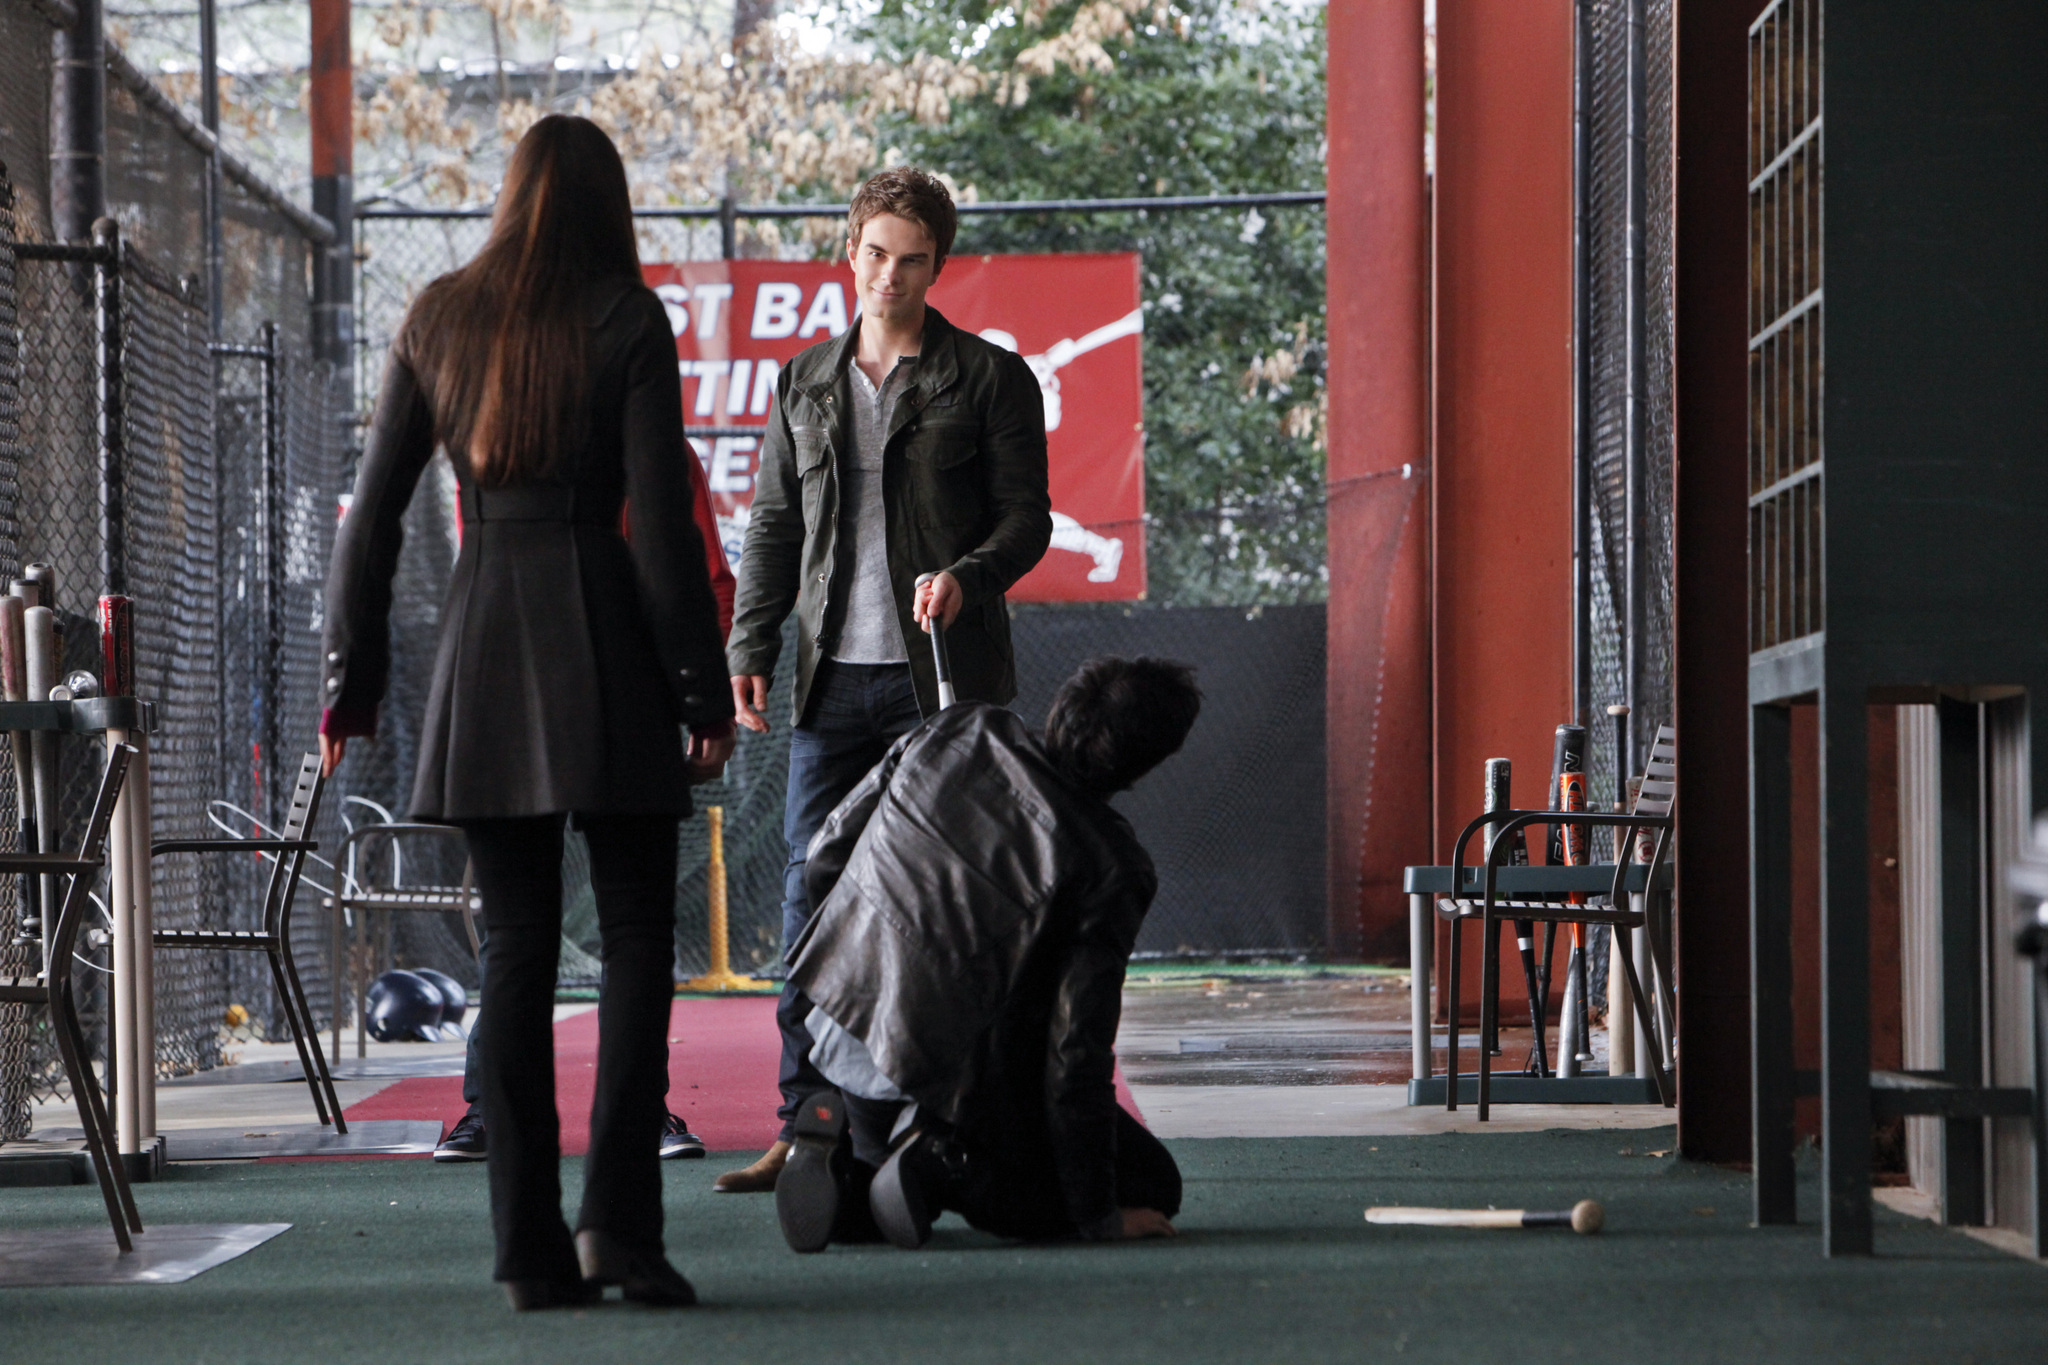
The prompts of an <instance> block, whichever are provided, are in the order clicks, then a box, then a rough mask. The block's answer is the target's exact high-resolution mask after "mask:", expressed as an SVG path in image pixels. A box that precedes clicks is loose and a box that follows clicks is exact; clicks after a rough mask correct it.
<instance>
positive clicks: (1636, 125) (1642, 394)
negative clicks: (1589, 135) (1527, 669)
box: [1621, 0, 1650, 772]
mask: <svg viewBox="0 0 2048 1365" xmlns="http://www.w3.org/2000/svg"><path fill="white" fill-rule="evenodd" d="M1643 4H1644V0H1628V30H1627V36H1628V55H1627V75H1628V81H1627V84H1628V134H1627V153H1628V154H1627V157H1626V158H1625V160H1626V164H1627V167H1628V171H1627V185H1628V194H1627V201H1628V235H1627V239H1626V244H1625V246H1624V248H1623V262H1624V267H1625V269H1626V271H1627V280H1626V284H1625V287H1624V289H1623V297H1624V305H1623V307H1624V310H1625V312H1624V316H1625V319H1626V325H1625V332H1626V336H1627V347H1626V354H1627V360H1626V363H1627V367H1628V374H1627V382H1626V391H1627V400H1626V409H1625V417H1624V421H1623V440H1624V441H1626V442H1627V448H1626V450H1627V453H1626V456H1625V458H1624V460H1623V469H1624V471H1625V478H1626V484H1627V497H1626V502H1625V503H1624V506H1623V517H1624V518H1625V524H1624V527H1623V530H1622V544H1623V546H1624V560H1623V562H1624V564H1625V566H1626V569H1625V580H1624V581H1625V583H1626V585H1627V611H1628V623H1627V627H1626V635H1625V638H1624V641H1623V650H1624V657H1625V659H1626V660H1627V669H1626V684H1625V685H1626V687H1627V689H1628V690H1627V693H1626V696H1625V700H1626V701H1627V702H1628V706H1629V714H1628V721H1627V725H1626V727H1625V730H1624V733H1625V736H1626V743H1627V748H1628V752H1627V753H1625V754H1623V755H1621V759H1622V763H1621V767H1622V770H1623V771H1624V772H1626V771H1629V770H1632V769H1633V768H1634V767H1635V757H1636V749H1637V747H1638V744H1637V739H1638V736H1640V735H1641V734H1642V733H1643V715H1642V695H1643V684H1644V678H1643V674H1644V671H1645V668H1646V665H1647V663H1648V659H1647V655H1648V653H1649V650H1648V644H1649V641H1648V640H1647V639H1645V638H1644V637H1645V634H1646V632H1647V630H1648V622H1647V620H1646V617H1647V614H1648V608H1649V592H1648V590H1647V588H1646V586H1645V584H1644V581H1643V579H1644V575H1645V572H1646V570H1647V568H1648V561H1649V557H1648V555H1647V554H1646V553H1645V552H1644V549H1643V543H1642V541H1643V528H1644V525H1645V523H1646V522H1647V520H1648V518H1647V517H1646V516H1645V513H1644V507H1643V503H1644V498H1645V494H1646V491H1647V486H1648V483H1649V478H1648V475H1649V470H1648V468H1647V467H1646V464H1647V461H1648V459H1649V411H1650V408H1649V395H1648V393H1647V392H1646V374H1647V366H1646V363H1645V360H1644V334H1645V330H1646V328H1647V326H1648V316H1647V314H1646V312H1645V304H1646V303H1647V302H1648V295H1647V290H1646V285H1645V271H1646V269H1647V266H1648V260H1647V249H1648V217H1649V177H1648V169H1647V162H1646V151H1645V142H1646V136H1647V125H1648V122H1649V118H1648V112H1649V97H1648V92H1647V85H1648V82H1647V80H1646V74H1647V73H1646V66H1647V62H1648V53H1647V48H1646V34H1645V30H1646V27H1647V26H1646V25H1645V24H1644V22H1643Z"/></svg>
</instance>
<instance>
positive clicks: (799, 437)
mask: <svg viewBox="0 0 2048 1365" xmlns="http://www.w3.org/2000/svg"><path fill="white" fill-rule="evenodd" d="M789 437H790V441H791V443H792V444H793V445H794V446H795V447H796V467H797V469H798V470H799V471H801V472H804V473H808V472H809V471H811V470H813V469H816V468H818V467H819V466H820V465H823V464H824V463H825V462H826V461H827V460H829V459H831V458H832V440H831V433H830V432H828V431H826V430H825V428H823V427H792V428H790V432H789Z"/></svg>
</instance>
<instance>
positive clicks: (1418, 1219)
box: [1365, 1199, 1607, 1236]
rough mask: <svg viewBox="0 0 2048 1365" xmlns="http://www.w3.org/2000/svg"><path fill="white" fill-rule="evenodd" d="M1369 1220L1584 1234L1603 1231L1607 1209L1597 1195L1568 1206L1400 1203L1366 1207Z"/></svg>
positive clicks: (1428, 1225)
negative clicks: (1428, 1206)
mask: <svg viewBox="0 0 2048 1365" xmlns="http://www.w3.org/2000/svg"><path fill="white" fill-rule="evenodd" d="M1365 1221H1366V1222H1368V1223H1381V1224H1399V1225H1405V1226H1408V1227H1424V1228H1570V1229H1571V1230H1572V1231H1573V1232H1576V1233H1579V1234H1581V1235H1582V1236H1591V1235H1592V1234H1593V1233H1596V1232H1598V1231H1600V1229H1601V1227H1602V1226H1603V1225H1604V1224H1605V1223H1606V1221H1607V1213H1606V1211H1605V1210H1604V1209H1602V1208H1601V1207H1600V1203H1599V1201H1598V1200H1595V1199H1581V1200H1580V1201H1579V1202H1578V1203H1576V1204H1574V1205H1572V1206H1571V1207H1570V1208H1568V1209H1424V1208H1403V1207H1400V1206H1393V1205H1390V1206H1387V1207H1375V1208H1370V1209H1367V1210H1366V1211H1365Z"/></svg>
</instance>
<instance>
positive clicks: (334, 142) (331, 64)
mask: <svg viewBox="0 0 2048 1365" xmlns="http://www.w3.org/2000/svg"><path fill="white" fill-rule="evenodd" d="M312 36H313V52H312V83H311V84H312V90H311V96H312V109H311V115H312V118H311V122H312V139H313V212H315V213H317V214H319V215H320V216H321V217H323V218H325V219H326V220H327V221H328V222H330V223H332V224H334V237H335V240H334V244H333V245H332V246H331V247H329V248H328V249H327V250H326V251H324V252H322V253H321V256H320V258H319V259H318V260H317V261H316V262H315V265H314V270H313V346H314V353H315V354H316V355H317V356H319V358H320V359H322V360H326V361H331V362H333V363H335V364H338V365H342V366H344V367H345V366H346V365H347V364H348V361H349V352H350V350H351V349H352V348H353V347H354V344H355V310H354V306H353V298H354V293H355V241H354V238H355V232H354V226H353V222H352V219H353V217H354V200H355V185H354V175H355V100H354V95H355V91H354V76H353V73H352V71H351V69H350V56H349V0H312Z"/></svg>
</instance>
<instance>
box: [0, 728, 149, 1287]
mask: <svg viewBox="0 0 2048 1365" xmlns="http://www.w3.org/2000/svg"><path fill="white" fill-rule="evenodd" d="M135 753H136V749H135V746H134V745H132V744H117V745H115V746H114V747H113V748H112V749H111V750H110V751H109V752H108V754H107V768H106V772H105V773H104V774H103V775H102V776H101V777H100V790H99V795H98V796H96V797H94V798H93V803H92V816H91V818H90V819H88V820H87V821H86V826H85V839H84V841H83V842H82V843H81V844H80V846H79V850H78V856H77V857H75V858H67V857H65V856H64V855H62V854H60V853H0V873H8V872H22V873H41V874H45V875H51V876H55V875H59V874H62V873H67V872H68V873H70V874H71V884H70V886H69V888H68V889H67V890H66V891H65V893H64V904H63V908H62V909H61V910H59V911H58V913H57V923H56V927H55V928H54V929H53V930H52V931H51V934H50V938H49V959H48V961H47V962H46V963H45V964H44V966H43V970H42V972H41V973H40V974H39V975H37V976H34V977H0V1002H4V1003H6V1004H10V1005H40V1006H41V1007H42V1008H44V1009H46V1010H48V1011H49V1014H50V1032H51V1034H52V1035H53V1036H54V1037H55V1038H56V1040H57V1055H58V1056H59V1057H60V1058H61V1059H62V1061H63V1063H64V1076H65V1079H66V1080H68V1081H69V1082H70V1084H71V1101H72V1103H73V1104H75V1105H77V1106H78V1121H79V1125H80V1126H81V1127H83V1128H84V1129H85V1147H86V1151H87V1152H88V1153H90V1154H91V1156H92V1164H93V1169H94V1170H95V1171H96V1172H98V1174H99V1182H100V1196H101V1197H102V1198H103V1199H105V1200H106V1202H107V1219H108V1221H109V1222H111V1223H112V1224H113V1225H114V1240H115V1241H116V1242H117V1243H119V1244H120V1247H121V1250H123V1251H133V1250H134V1249H135V1242H134V1239H133V1238H132V1237H131V1236H130V1233H131V1232H140V1231H142V1215H141V1214H140V1213H139V1212H137V1211H136V1208H135V1195H134V1193H133V1192H132V1191H130V1190H129V1188H128V1172H127V1169H126V1168H125V1167H124V1166H123V1165H122V1164H121V1156H120V1153H119V1151H118V1150H117V1147H118V1144H117V1142H116V1140H115V1134H114V1124H113V1120H112V1119H110V1118H109V1117H108V1116H107V1097H106V1095H105V1094H104V1093H103V1092H102V1091H101V1090H100V1083H99V1078H98V1077H97V1076H95V1075H93V1072H92V1061H91V1056H90V1054H89V1053H88V1052H87V1051H86V1045H85V1029H84V1028H83V1027H82V1026H81V1025H80V1024H79V1022H78V1001H77V997H76V995H75V994H74V992H73V990H72V984H71V965H72V961H73V958H72V954H73V952H74V951H76V947H77V943H78V928H79V923H80V921H82V920H83V919H84V918H85V908H86V905H87V903H88V902H89V901H90V899H91V897H92V888H93V883H94V881H95V880H96V877H95V875H94V874H96V873H97V872H98V871H99V869H100V867H101V866H102V865H103V864H104V863H105V862H106V848H107V827H108V826H109V825H110V824H112V823H113V819H114V802H115V800H116V799H117V798H118V797H119V796H120V794H121V782H122V780H123V779H124V778H125V777H127V775H128V760H129V759H130V758H132V757H134V755H135Z"/></svg>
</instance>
